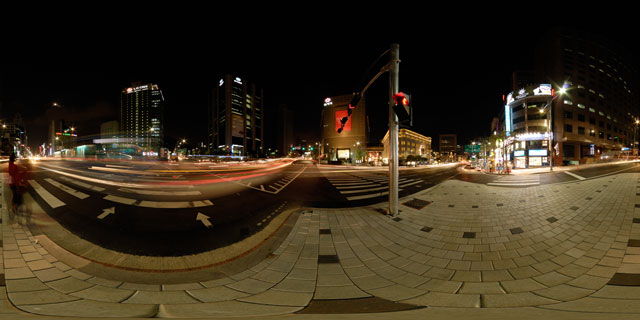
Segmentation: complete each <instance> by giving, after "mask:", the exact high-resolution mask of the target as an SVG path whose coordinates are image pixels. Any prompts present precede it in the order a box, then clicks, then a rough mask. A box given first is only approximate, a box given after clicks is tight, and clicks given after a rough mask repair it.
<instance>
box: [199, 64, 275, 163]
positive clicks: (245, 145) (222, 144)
mask: <svg viewBox="0 0 640 320" xmlns="http://www.w3.org/2000/svg"><path fill="white" fill-rule="evenodd" d="M262 99H263V91H262V89H258V88H256V85H255V84H253V83H248V82H247V80H246V79H242V78H240V77H236V76H232V75H230V74H227V75H225V76H224V77H223V78H222V79H220V81H219V82H218V84H217V85H216V86H215V88H213V89H212V90H211V94H210V98H209V113H208V132H209V149H210V150H212V152H213V153H214V154H219V155H231V156H261V155H263V154H264V150H263V149H264V104H263V100H262Z"/></svg>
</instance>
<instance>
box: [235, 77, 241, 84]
mask: <svg viewBox="0 0 640 320" xmlns="http://www.w3.org/2000/svg"><path fill="white" fill-rule="evenodd" d="M233 82H235V83H237V84H242V79H240V78H238V77H236V78H235V79H233Z"/></svg>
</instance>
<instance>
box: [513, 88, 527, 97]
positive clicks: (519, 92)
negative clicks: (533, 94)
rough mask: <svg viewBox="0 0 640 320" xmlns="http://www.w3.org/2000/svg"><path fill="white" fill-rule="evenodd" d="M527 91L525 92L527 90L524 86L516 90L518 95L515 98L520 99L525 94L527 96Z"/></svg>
mask: <svg viewBox="0 0 640 320" xmlns="http://www.w3.org/2000/svg"><path fill="white" fill-rule="evenodd" d="M528 95H529V93H528V92H527V90H525V89H524V88H522V89H520V90H518V95H517V96H516V99H522V98H524V97H526V96H528Z"/></svg>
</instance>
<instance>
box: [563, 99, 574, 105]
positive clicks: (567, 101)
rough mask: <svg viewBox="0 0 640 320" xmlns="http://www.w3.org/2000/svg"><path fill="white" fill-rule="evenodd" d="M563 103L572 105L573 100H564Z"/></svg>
mask: <svg viewBox="0 0 640 320" xmlns="http://www.w3.org/2000/svg"><path fill="white" fill-rule="evenodd" d="M564 104H566V105H570V106H572V105H573V101H571V100H565V101H564Z"/></svg>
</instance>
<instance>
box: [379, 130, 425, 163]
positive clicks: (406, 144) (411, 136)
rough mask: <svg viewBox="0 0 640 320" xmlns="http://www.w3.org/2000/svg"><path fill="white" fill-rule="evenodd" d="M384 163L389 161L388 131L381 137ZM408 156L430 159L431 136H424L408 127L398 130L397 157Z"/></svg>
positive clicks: (403, 157) (402, 158) (404, 157)
mask: <svg viewBox="0 0 640 320" xmlns="http://www.w3.org/2000/svg"><path fill="white" fill-rule="evenodd" d="M382 144H383V145H384V151H383V153H382V157H383V161H384V163H388V162H389V131H387V133H386V134H385V135H384V138H382ZM408 156H414V157H420V158H425V159H427V161H429V160H431V137H425V136H423V135H421V134H419V133H417V132H414V131H411V130H409V129H400V130H398V159H400V160H401V161H402V160H405V159H407V157H408Z"/></svg>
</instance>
